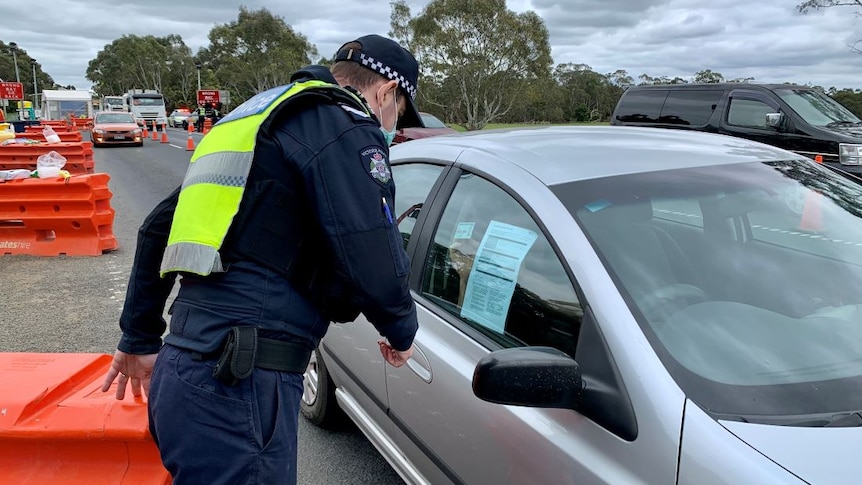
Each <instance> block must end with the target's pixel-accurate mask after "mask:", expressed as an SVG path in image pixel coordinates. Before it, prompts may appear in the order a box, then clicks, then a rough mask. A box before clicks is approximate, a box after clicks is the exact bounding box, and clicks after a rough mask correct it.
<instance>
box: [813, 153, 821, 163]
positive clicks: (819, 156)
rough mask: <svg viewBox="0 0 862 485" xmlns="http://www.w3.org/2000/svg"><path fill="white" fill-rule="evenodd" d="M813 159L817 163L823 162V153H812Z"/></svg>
mask: <svg viewBox="0 0 862 485" xmlns="http://www.w3.org/2000/svg"><path fill="white" fill-rule="evenodd" d="M814 161H815V162H817V163H823V155H814Z"/></svg>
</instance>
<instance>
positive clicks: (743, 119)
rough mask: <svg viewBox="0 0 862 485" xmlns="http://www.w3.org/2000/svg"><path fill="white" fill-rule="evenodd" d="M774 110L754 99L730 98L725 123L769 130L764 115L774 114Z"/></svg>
mask: <svg viewBox="0 0 862 485" xmlns="http://www.w3.org/2000/svg"><path fill="white" fill-rule="evenodd" d="M775 111H776V110H775V108H773V107H772V106H769V105H768V104H766V103H764V102H762V101H757V100H754V99H745V98H731V99H730V108H729V109H728V111H727V122H728V123H729V124H731V125H736V126H744V127H747V128H759V129H771V128H770V127H769V125H767V124H766V115H767V114H768V113H775Z"/></svg>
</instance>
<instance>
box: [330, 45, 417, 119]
mask: <svg viewBox="0 0 862 485" xmlns="http://www.w3.org/2000/svg"><path fill="white" fill-rule="evenodd" d="M352 42H356V43H358V44H359V45H361V46H362V48H361V49H346V48H344V46H341V48H340V49H338V52H337V53H336V54H335V61H336V62H338V61H353V62H358V63H359V64H362V65H363V66H365V67H367V68H368V69H371V70H372V71H375V72H377V73H379V74H380V75H381V76H383V77H385V78H387V79H392V80H395V81H398V87H399V88H401V94H402V95H404V98H405V99H406V100H407V109H406V110H405V111H404V115H402V116H399V117H398V128H411V127H418V128H424V127H425V125H424V124H423V123H422V118H421V117H420V116H419V110H418V109H417V108H416V89H417V85H418V82H419V63H418V62H416V58H415V57H413V54H411V53H410V52H408V51H407V49H405V48H403V47H401V45H399V44H398V43H397V42H395V41H394V40H392V39H387V38H386V37H381V36H379V35H374V34H372V35H366V36H363V37H360V38H358V39H356V40H354V41H352ZM352 42H348V43H347V44H350V43H352ZM347 44H344V45H347Z"/></svg>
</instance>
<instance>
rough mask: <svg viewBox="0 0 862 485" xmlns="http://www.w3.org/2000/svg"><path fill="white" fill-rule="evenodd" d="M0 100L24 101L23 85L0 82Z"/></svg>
mask: <svg viewBox="0 0 862 485" xmlns="http://www.w3.org/2000/svg"><path fill="white" fill-rule="evenodd" d="M217 92H218V91H216V93H217ZM0 99H24V85H23V84H21V83H3V82H0Z"/></svg>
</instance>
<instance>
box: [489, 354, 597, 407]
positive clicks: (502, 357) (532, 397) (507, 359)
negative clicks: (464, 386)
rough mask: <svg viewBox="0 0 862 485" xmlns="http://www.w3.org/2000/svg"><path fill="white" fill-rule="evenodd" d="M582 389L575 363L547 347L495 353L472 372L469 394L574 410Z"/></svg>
mask: <svg viewBox="0 0 862 485" xmlns="http://www.w3.org/2000/svg"><path fill="white" fill-rule="evenodd" d="M583 389H584V383H583V380H582V379H581V369H580V367H579V366H578V363H577V362H575V361H574V360H573V359H572V358H571V357H569V356H568V355H566V354H565V353H563V352H560V351H559V350H557V349H554V348H551V347H520V348H514V349H503V350H498V351H496V352H492V353H490V354H488V355H486V356H485V357H483V358H482V359H481V360H480V361H479V363H478V364H477V365H476V370H475V371H474V372H473V394H475V395H476V397H478V398H479V399H481V400H483V401H488V402H493V403H497V404H508V405H511V406H526V407H539V408H559V409H575V408H576V406H577V404H578V399H579V398H580V395H581V393H582V392H583Z"/></svg>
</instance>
